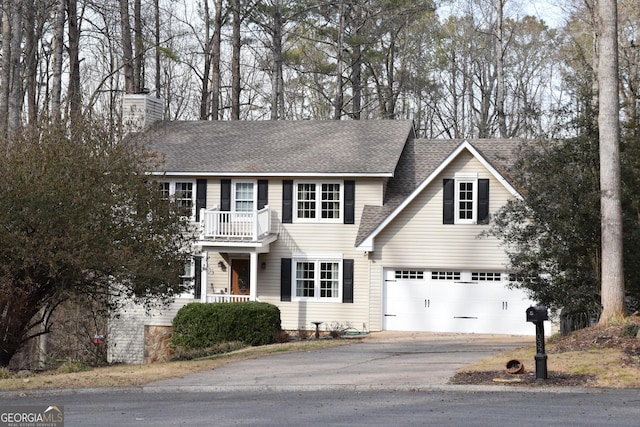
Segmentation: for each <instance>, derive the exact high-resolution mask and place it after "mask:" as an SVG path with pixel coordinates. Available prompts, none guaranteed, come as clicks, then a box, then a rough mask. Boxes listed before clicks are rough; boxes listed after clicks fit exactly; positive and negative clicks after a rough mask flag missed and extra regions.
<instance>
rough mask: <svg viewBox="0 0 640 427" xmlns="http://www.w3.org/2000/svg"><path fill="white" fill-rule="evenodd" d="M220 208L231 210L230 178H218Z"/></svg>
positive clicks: (226, 210)
mask: <svg viewBox="0 0 640 427" xmlns="http://www.w3.org/2000/svg"><path fill="white" fill-rule="evenodd" d="M220 210H221V211H224V212H229V211H230V210H231V180H230V179H221V180H220Z"/></svg>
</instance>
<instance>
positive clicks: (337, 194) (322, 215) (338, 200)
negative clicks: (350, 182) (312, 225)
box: [293, 181, 344, 222]
mask: <svg viewBox="0 0 640 427" xmlns="http://www.w3.org/2000/svg"><path fill="white" fill-rule="evenodd" d="M343 187H344V186H343V185H342V183H341V182H312V181H298V182H296V183H295V185H294V192H293V193H294V194H293V197H294V210H293V212H294V219H295V220H296V221H300V222H340V221H341V220H342V209H343V200H344V188H343Z"/></svg>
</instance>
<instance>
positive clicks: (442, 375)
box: [143, 332, 535, 392]
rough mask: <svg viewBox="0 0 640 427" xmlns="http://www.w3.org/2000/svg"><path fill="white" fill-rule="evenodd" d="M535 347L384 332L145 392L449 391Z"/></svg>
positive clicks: (519, 340) (497, 339) (503, 338)
mask: <svg viewBox="0 0 640 427" xmlns="http://www.w3.org/2000/svg"><path fill="white" fill-rule="evenodd" d="M534 342H535V339H534V337H523V336H507V335H475V334H436V333H422V332H420V333H418V332H416V333H412V332H380V333H373V334H371V335H370V336H368V337H366V338H364V339H362V340H357V341H354V343H353V344H347V345H343V346H338V347H332V348H326V349H321V350H313V351H308V352H300V353H285V354H276V355H270V356H266V357H262V358H258V359H253V360H245V361H241V362H237V363H232V364H228V365H225V366H222V367H219V368H216V369H212V370H209V371H204V372H199V373H197V374H191V375H187V376H185V377H182V378H173V379H168V380H162V381H157V382H153V383H150V384H147V385H146V386H145V387H143V389H144V391H145V392H154V391H158V392H160V391H163V392H164V391H168V390H183V391H238V390H288V391H293V390H322V389H336V390H337V389H341V390H343V389H351V390H354V389H355V390H412V389H427V388H434V387H442V386H444V385H445V384H446V383H447V381H448V379H449V378H450V377H451V376H453V375H454V374H455V372H456V371H457V370H458V369H460V368H463V367H464V366H466V365H468V364H470V363H472V362H475V361H477V360H480V359H482V358H485V357H487V356H490V355H492V354H496V353H499V352H501V351H503V350H507V349H510V348H515V347H523V346H528V345H531V344H533V343H534ZM532 358H533V355H532ZM506 362H507V361H506V360H505V363H506Z"/></svg>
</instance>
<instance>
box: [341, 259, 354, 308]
mask: <svg viewBox="0 0 640 427" xmlns="http://www.w3.org/2000/svg"><path fill="white" fill-rule="evenodd" d="M342 302H344V303H353V260H352V259H345V260H342Z"/></svg>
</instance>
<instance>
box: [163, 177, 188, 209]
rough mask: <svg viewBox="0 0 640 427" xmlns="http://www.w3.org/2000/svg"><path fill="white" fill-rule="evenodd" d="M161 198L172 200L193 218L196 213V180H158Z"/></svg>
mask: <svg viewBox="0 0 640 427" xmlns="http://www.w3.org/2000/svg"><path fill="white" fill-rule="evenodd" d="M160 192H161V196H162V198H165V199H169V200H172V201H174V202H175V203H176V204H177V205H178V206H179V207H181V208H185V209H186V210H187V211H188V212H189V217H191V218H195V213H196V182H195V181H191V180H182V179H176V180H170V181H162V182H160Z"/></svg>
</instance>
